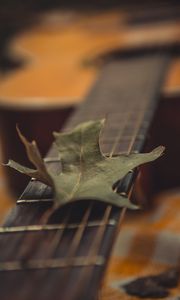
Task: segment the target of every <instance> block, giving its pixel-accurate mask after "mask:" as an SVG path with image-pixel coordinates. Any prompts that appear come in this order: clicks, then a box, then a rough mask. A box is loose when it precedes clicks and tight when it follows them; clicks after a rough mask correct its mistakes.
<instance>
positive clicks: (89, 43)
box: [0, 0, 180, 219]
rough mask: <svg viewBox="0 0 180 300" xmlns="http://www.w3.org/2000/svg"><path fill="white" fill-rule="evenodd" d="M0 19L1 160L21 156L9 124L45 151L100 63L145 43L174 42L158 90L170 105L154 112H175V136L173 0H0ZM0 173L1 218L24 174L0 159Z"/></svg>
mask: <svg viewBox="0 0 180 300" xmlns="http://www.w3.org/2000/svg"><path fill="white" fill-rule="evenodd" d="M0 24H1V25H0V144H1V162H4V163H5V162H7V160H8V159H9V158H12V159H14V160H16V161H18V162H21V163H23V164H26V165H28V164H29V162H28V161H27V158H26V155H25V151H24V148H23V146H22V145H21V143H20V141H19V139H18V136H17V133H16V129H15V127H16V124H18V125H19V127H20V129H21V131H22V132H23V134H24V135H25V136H26V137H27V138H28V139H29V140H32V139H35V140H36V141H37V143H38V145H39V148H40V150H41V152H42V154H43V155H45V154H46V152H47V151H48V149H49V147H50V145H51V143H52V131H54V130H60V129H61V128H62V126H63V124H64V123H65V122H66V121H67V120H68V117H69V116H70V115H71V113H73V111H74V110H75V109H76V107H78V105H79V104H80V103H81V101H83V100H84V99H85V97H86V95H87V93H88V91H89V90H90V88H91V86H92V85H93V83H94V81H95V80H96V78H97V76H98V73H99V72H100V70H101V67H102V66H103V64H104V63H106V61H108V60H109V59H112V57H113V56H114V55H125V54H126V53H128V52H131V51H142V50H144V49H147V48H148V49H151V50H152V51H153V49H154V48H157V47H159V48H161V47H162V48H168V47H171V46H172V45H173V47H174V48H176V49H177V55H175V57H174V59H173V60H172V63H171V65H170V68H169V71H168V75H167V78H166V80H165V84H164V87H163V90H162V98H163V99H164V98H166V99H168V101H171V100H172V99H174V100H173V101H175V102H174V103H176V102H177V103H176V104H175V105H174V106H173V108H172V107H171V106H169V103H170V102H166V104H165V105H164V106H163V109H164V110H162V109H161V110H160V111H159V114H163V116H162V120H167V119H168V118H169V115H168V116H166V115H167V111H170V110H172V114H171V117H170V120H169V121H168V122H170V123H171V118H172V119H174V120H176V121H174V123H172V124H174V125H172V126H174V128H176V129H175V132H176V135H177V137H178V135H179V133H180V121H179V119H180V118H179V115H177V116H176V113H177V107H178V109H179V102H178V100H180V99H179V98H180V96H179V95H180V58H179V41H180V3H179V1H172V0H171V1H160V0H159V1H148V0H146V1H145V0H144V1H133V0H132V1H130V0H129V1H120V0H119V1H118V0H117V1H115V0H111V1H110V0H109V1H108V0H104V1H102V0H101V1H96V0H91V1H89V2H88V1H80V0H79V1H60V0H51V1H50V0H36V1H34V0H27V1H23V0H16V1H14V0H1V2H0ZM170 99H171V100H170ZM172 116H173V117H172ZM175 116H176V117H175ZM157 118H158V117H157ZM162 126H163V127H165V128H166V126H167V124H166V122H165V121H164V123H162ZM158 130H159V129H158ZM158 130H157V132H158ZM159 135H160V133H159ZM159 135H158V134H156V139H157V140H158V139H159ZM165 135H166V134H165ZM163 139H165V137H164V138H162V142H164V143H165V144H166V140H165V141H164V140H163ZM160 142H161V141H160ZM160 142H159V140H158V144H160ZM169 143H170V144H172V143H173V141H169ZM179 150H180V149H179ZM179 150H177V152H178V151H179ZM173 155H174V153H173V152H172V156H173ZM169 164H170V162H169ZM172 172H173V170H172ZM178 178H179V177H178V176H177V179H176V180H177V182H178V180H179V179H178ZM0 180H1V181H0V183H1V184H0V189H1V190H0V192H1V200H0V218H1V219H2V218H3V217H4V214H5V212H6V211H7V209H8V208H9V207H11V206H12V205H13V203H15V199H17V197H18V196H19V195H20V194H21V192H22V191H23V189H24V187H25V186H26V184H27V182H28V178H26V177H25V176H21V175H20V174H17V173H16V172H15V171H13V170H9V169H8V168H4V167H3V168H2V167H1V168H0Z"/></svg>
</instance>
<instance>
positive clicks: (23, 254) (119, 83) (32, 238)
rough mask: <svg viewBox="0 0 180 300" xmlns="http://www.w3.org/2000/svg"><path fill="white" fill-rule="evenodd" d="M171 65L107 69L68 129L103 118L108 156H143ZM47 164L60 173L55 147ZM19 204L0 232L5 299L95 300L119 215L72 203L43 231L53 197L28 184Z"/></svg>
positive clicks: (156, 60)
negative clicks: (44, 216)
mask: <svg viewBox="0 0 180 300" xmlns="http://www.w3.org/2000/svg"><path fill="white" fill-rule="evenodd" d="M168 60H169V55H168V54H166V53H165V54H164V53H157V54H153V55H144V56H143V57H131V58H128V59H125V60H117V61H114V62H111V63H109V64H108V65H106V66H105V67H104V68H103V70H102V72H101V74H100V77H99V78H98V80H97V82H96V84H95V86H94V87H93V89H92V90H91V92H90V94H89V95H88V96H87V99H86V101H85V102H84V104H83V105H82V106H80V107H79V108H78V109H77V111H76V112H75V114H74V115H73V116H72V118H71V119H70V120H69V121H68V123H67V125H66V126H65V128H64V130H68V129H70V128H72V127H74V126H75V125H76V124H78V123H80V122H83V121H86V120H89V119H99V118H104V117H106V119H107V122H106V127H105V129H104V132H103V135H102V140H101V146H102V151H103V152H104V153H106V154H107V155H117V154H119V153H129V152H131V151H138V152H139V151H141V150H142V147H143V144H144V142H145V139H146V135H147V131H148V128H149V126H150V124H151V121H152V117H153V115H154V113H155V110H156V107H157V103H158V101H157V100H158V98H159V93H160V87H161V82H162V80H163V77H164V74H165V68H166V67H167V63H168ZM46 163H47V164H48V166H49V167H50V168H52V169H53V170H54V171H56V172H58V171H59V170H60V167H61V166H60V162H59V161H58V155H57V152H56V149H55V148H53V147H52V148H51V150H50V151H49V153H48V156H47V158H46ZM121 184H122V183H121ZM128 185H129V183H128ZM126 187H127V185H126ZM121 192H122V191H121ZM17 203H18V205H17V206H16V208H15V209H13V210H12V211H11V213H10V215H9V217H8V218H7V220H6V222H5V224H4V227H2V228H0V243H1V247H0V249H1V250H0V253H1V255H0V256H1V263H0V280H1V287H0V296H1V299H3V300H4V299H8V300H11V299H13V300H14V299H18V300H20V299H28V300H31V299H35V298H36V299H39V300H41V299H43V300H45V299H46V300H49V299H60V300H61V299H62V300H84V299H86V300H94V299H95V298H96V295H97V291H98V288H99V286H100V283H101V281H102V277H103V274H104V270H105V267H106V264H107V260H108V257H109V255H110V253H111V249H112V245H113V243H114V239H115V236H116V234H117V229H118V224H119V221H120V216H121V209H117V208H115V207H112V206H111V205H106V204H102V203H99V202H98V201H92V200H90V199H89V201H85V202H84V203H83V202H82V201H81V202H79V203H76V202H74V203H73V204H71V205H69V206H66V207H64V208H61V209H59V210H58V211H57V212H56V213H54V214H53V215H52V216H51V218H50V219H49V222H48V224H46V225H42V224H41V222H40V220H42V216H43V215H44V213H45V212H46V210H47V209H48V208H49V207H50V206H51V204H52V191H51V189H50V188H49V187H47V186H45V185H43V184H41V183H39V182H37V181H31V182H30V184H29V185H28V187H27V188H26V190H25V191H24V193H23V194H22V197H21V198H20V199H19V200H18V201H17ZM9 287H10V288H9Z"/></svg>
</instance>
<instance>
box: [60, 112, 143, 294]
mask: <svg viewBox="0 0 180 300" xmlns="http://www.w3.org/2000/svg"><path fill="white" fill-rule="evenodd" d="M131 113H132V112H130V113H129V115H130V114H131ZM143 116H144V110H143V111H142V113H141V114H140V116H139V118H138V122H137V125H136V127H135V129H134V133H133V137H132V140H131V143H130V145H129V147H128V150H127V154H129V153H130V151H131V149H132V146H133V144H134V141H135V139H136V137H137V134H138V131H139V127H140V124H141V122H142V117H143ZM127 119H128V118H127ZM126 123H127V121H126ZM126 123H125V124H126ZM124 127H125V125H124ZM121 132H123V131H122V130H121ZM121 137H122V133H121V135H119V140H120V138H121ZM114 143H117V140H115V142H114ZM113 147H114V145H113ZM115 148H116V147H114V151H115ZM111 156H113V152H112V151H111ZM111 211H112V206H111V205H108V206H107V207H106V209H105V212H104V215H103V218H102V226H100V227H99V228H98V230H97V234H96V236H95V239H94V242H93V244H92V245H91V248H90V250H89V253H88V257H90V258H91V257H94V255H95V254H96V253H97V254H98V250H99V248H100V245H101V244H102V240H103V237H104V234H105V230H106V227H107V224H108V220H109V217H110V214H111ZM125 212H126V209H123V211H122V214H123V215H124V214H125ZM120 219H121V218H120ZM79 244H80V243H79ZM78 246H79V245H77V244H76V247H77V248H78ZM76 250H77V249H76ZM84 272H85V268H83V270H82V271H81V273H80V274H79V276H81V279H82V278H83V273H84ZM65 291H66V289H65Z"/></svg>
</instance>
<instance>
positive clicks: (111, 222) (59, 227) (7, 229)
mask: <svg viewBox="0 0 180 300" xmlns="http://www.w3.org/2000/svg"><path fill="white" fill-rule="evenodd" d="M102 225H103V224H102V222H98V221H90V222H88V223H87V224H86V226H87V227H98V226H102ZM108 225H110V226H115V225H116V220H114V219H110V220H109V222H108ZM80 226H81V224H79V223H70V224H67V226H66V228H67V229H77V228H79V227H80ZM63 227H64V224H45V225H27V226H26V225H25V226H9V227H7V226H5V227H0V234H7V233H18V232H30V231H34V232H37V231H54V230H62V229H63Z"/></svg>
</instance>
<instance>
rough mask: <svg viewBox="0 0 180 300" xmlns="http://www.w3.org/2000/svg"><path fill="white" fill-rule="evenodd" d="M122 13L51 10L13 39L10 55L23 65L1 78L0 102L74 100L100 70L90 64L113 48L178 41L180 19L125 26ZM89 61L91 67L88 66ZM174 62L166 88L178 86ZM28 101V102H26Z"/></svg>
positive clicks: (21, 104) (68, 102)
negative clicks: (177, 20)
mask: <svg viewBox="0 0 180 300" xmlns="http://www.w3.org/2000/svg"><path fill="white" fill-rule="evenodd" d="M126 19H127V15H126V14H125V13H124V14H123V13H122V12H121V11H119V12H118V11H116V12H115V11H111V12H104V13H94V14H92V13H91V14H89V15H81V14H75V13H72V12H69V13H67V14H64V15H62V14H60V13H59V14H57V13H51V14H48V15H45V16H44V17H43V18H42V21H41V22H40V24H39V25H36V26H35V27H34V28H32V29H31V30H29V31H26V32H24V33H23V34H21V35H19V36H18V37H16V39H15V40H14V41H13V43H12V49H11V51H12V54H13V55H16V56H17V57H20V58H22V59H23V60H24V65H23V66H22V67H21V68H20V69H18V70H16V71H15V72H12V73H10V74H8V75H7V76H5V77H2V78H1V82H0V95H1V102H0V103H1V105H5V106H6V105H11V106H16V107H17V106H18V107H24V106H25V107H28V106H30V107H32V106H35V107H38V106H41V105H43V106H51V105H53V106H54V105H58V106H59V105H62V106H63V105H72V104H76V103H79V102H80V101H81V100H82V99H83V98H84V97H85V95H86V94H87V91H88V90H89V89H90V87H91V86H92V84H93V82H94V81H95V79H96V77H97V74H98V72H99V69H100V68H98V66H97V65H96V64H94V65H93V62H95V61H96V59H97V58H98V57H101V56H103V55H106V54H107V53H109V52H112V51H114V50H115V51H117V49H119V51H123V50H126V49H140V48H142V47H144V46H145V47H152V46H162V45H168V44H171V43H173V42H176V41H179V37H180V23H178V22H166V23H162V24H158V26H157V24H154V25H148V26H147V25H146V26H128V24H127V22H126ZM91 64H92V65H91ZM179 66H180V62H179V61H175V64H173V65H172V67H171V71H170V75H169V77H168V79H167V84H166V91H167V90H174V89H177V88H178V86H179V85H180V79H179V78H180V76H179V75H180V68H179ZM29 99H30V101H28V100H29Z"/></svg>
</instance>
